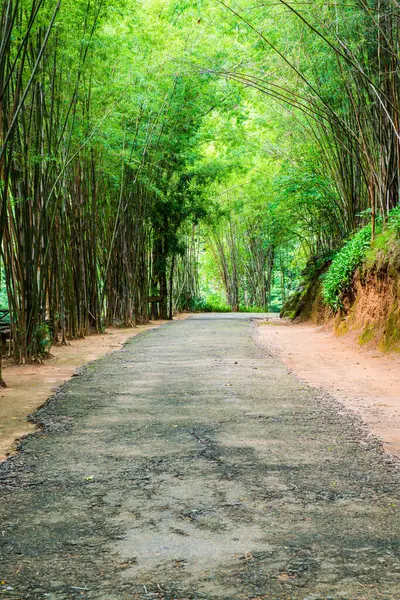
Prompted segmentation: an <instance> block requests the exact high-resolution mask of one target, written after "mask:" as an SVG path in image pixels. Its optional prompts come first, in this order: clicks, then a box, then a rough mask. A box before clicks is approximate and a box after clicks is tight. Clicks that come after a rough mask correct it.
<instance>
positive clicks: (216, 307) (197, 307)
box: [190, 294, 232, 312]
mask: <svg viewBox="0 0 400 600" xmlns="http://www.w3.org/2000/svg"><path fill="white" fill-rule="evenodd" d="M190 310H191V311H192V312H231V311H232V309H231V307H230V306H228V305H227V304H225V303H224V302H223V301H222V300H221V298H219V296H217V295H214V294H210V295H209V296H207V298H193V299H192V302H191V305H190Z"/></svg>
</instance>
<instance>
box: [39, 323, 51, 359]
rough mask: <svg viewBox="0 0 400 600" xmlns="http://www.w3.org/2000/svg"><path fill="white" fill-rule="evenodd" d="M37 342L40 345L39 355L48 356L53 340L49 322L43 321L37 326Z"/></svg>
mask: <svg viewBox="0 0 400 600" xmlns="http://www.w3.org/2000/svg"><path fill="white" fill-rule="evenodd" d="M35 334H36V343H37V345H38V353H37V354H38V355H39V356H42V357H44V356H47V355H48V354H49V352H50V348H51V346H52V343H53V340H52V335H51V331H50V328H49V326H48V325H47V323H42V324H41V325H39V326H38V327H36V331H35Z"/></svg>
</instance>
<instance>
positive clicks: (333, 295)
mask: <svg viewBox="0 0 400 600" xmlns="http://www.w3.org/2000/svg"><path fill="white" fill-rule="evenodd" d="M370 245H371V225H367V226H366V227H364V228H363V229H360V231H358V232H357V233H356V234H355V235H353V237H351V238H350V239H349V240H348V241H347V242H346V244H345V245H344V246H343V248H342V249H341V250H339V252H338V253H337V254H336V256H335V258H334V259H333V261H332V264H331V266H330V267H329V269H328V271H327V272H326V274H325V275H324V276H323V277H322V296H323V298H324V301H325V302H326V304H328V305H329V306H330V307H331V308H332V310H333V311H334V312H337V311H338V310H339V309H340V308H342V306H343V304H342V299H343V295H344V293H345V292H346V291H347V290H348V289H349V286H350V284H351V282H352V281H353V276H354V272H355V271H356V269H357V268H358V267H360V266H361V265H362V263H363V262H364V259H365V257H366V255H367V252H368V249H369V248H370Z"/></svg>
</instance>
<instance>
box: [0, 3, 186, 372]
mask: <svg viewBox="0 0 400 600" xmlns="http://www.w3.org/2000/svg"><path fill="white" fill-rule="evenodd" d="M109 7H110V4H109V3H107V2H105V1H103V0H101V1H100V2H96V3H93V2H92V1H91V0H80V1H79V2H74V3H72V4H69V3H68V0H65V9H64V10H65V12H64V13H63V12H62V4H61V2H55V1H54V0H33V2H31V1H29V2H28V0H3V1H2V4H1V13H0V26H1V34H2V35H1V44H0V120H1V123H0V125H1V130H0V142H1V156H0V177H1V179H0V191H1V205H0V245H1V258H2V265H3V268H4V274H5V278H4V279H5V284H6V287H7V294H8V299H9V308H10V311H11V343H10V354H11V355H12V356H13V357H14V358H15V359H16V360H17V361H18V362H21V363H24V362H26V361H30V360H40V358H41V357H42V356H43V355H44V354H45V353H46V352H47V351H48V349H49V346H50V345H51V343H52V342H53V341H58V342H61V343H64V344H66V343H67V341H68V339H71V338H77V337H83V336H86V335H87V334H88V333H89V332H91V331H95V332H99V331H101V330H102V329H103V328H104V326H105V325H112V324H115V323H117V324H121V325H124V326H134V325H135V324H136V323H145V322H147V321H148V319H149V303H148V297H149V295H150V294H151V293H154V292H155V290H154V289H152V287H153V288H154V287H155V288H156V295H161V296H162V299H161V302H160V306H161V313H162V314H161V316H163V317H167V316H168V315H167V295H168V293H169V292H170V293H172V286H170V287H168V285H167V279H168V277H169V275H168V273H169V274H170V275H171V274H173V269H171V264H172V263H171V260H170V259H169V256H168V255H169V254H170V253H172V254H173V253H174V244H172V243H171V240H172V238H174V236H175V235H176V234H177V231H178V229H179V226H180V224H181V222H182V221H183V220H185V219H186V218H188V217H189V213H190V211H189V212H188V211H187V207H186V206H185V207H184V208H182V206H183V204H182V203H183V200H182V202H181V203H179V202H177V201H176V199H175V200H174V202H175V204H174V206H175V208H176V210H175V212H174V213H173V214H174V218H175V222H173V220H172V219H169V218H167V216H166V217H165V219H161V221H160V219H159V218H158V216H157V215H155V210H156V208H157V206H158V207H159V206H161V205H162V204H163V205H165V206H167V205H168V200H167V199H166V198H167V196H168V195H169V194H170V191H169V189H170V186H171V185H172V184H171V181H172V179H173V177H174V176H176V172H177V171H178V170H179V168H181V169H182V168H184V165H183V163H182V161H181V163H179V161H178V163H177V162H176V161H175V162H174V154H175V153H182V147H176V143H175V142H173V134H174V131H176V128H177V127H178V129H179V125H178V121H177V114H178V113H179V110H180V104H179V103H180V102H181V101H183V100H184V94H185V93H186V92H185V91H184V90H185V89H186V88H185V85H184V84H183V83H182V82H181V83H177V81H176V78H175V79H172V80H171V83H169V82H168V80H167V81H166V83H165V84H164V83H163V85H164V89H162V94H160V93H158V95H154V94H153V96H151V95H150V99H149V100H146V101H145V102H144V101H143V94H142V96H141V95H140V94H138V97H139V102H137V101H136V99H135V98H136V97H135V96H134V92H131V90H130V88H129V87H128V88H126V89H125V90H122V91H121V90H119V89H118V90H117V92H118V93H117V94H116V97H115V98H113V100H112V102H111V107H110V108H109V109H108V110H106V111H104V107H103V105H104V102H103V96H104V89H105V88H104V83H103V87H101V89H100V91H99V89H98V84H96V81H97V80H100V81H102V80H101V77H102V76H103V71H104V66H103V65H102V64H101V63H100V62H99V60H98V59H96V52H95V49H96V48H97V47H98V46H99V40H101V39H102V37H101V36H102V35H103V36H104V35H105V34H104V32H103V30H102V23H103V22H104V20H105V18H106V16H107V11H108V10H109ZM74 11H76V13H74ZM74 14H75V17H76V21H74V22H73V23H71V19H73V15H74ZM71 15H72V16H71ZM71 27H74V33H75V34H76V35H74V36H71V31H70V29H71ZM96 44H97V46H96ZM96 60H97V62H96ZM111 73H112V71H111ZM96 85H97V87H96ZM181 88H182V90H183V92H181V91H180V89H181ZM144 93H145V91H144ZM118 94H119V95H118ZM149 94H150V92H149ZM121 103H122V104H123V105H124V107H125V108H126V110H127V111H128V114H125V113H124V114H123V115H121V117H120V116H119V114H120V113H119V110H120V109H119V106H120V104H121ZM129 111H130V113H129ZM107 119H109V120H111V121H112V127H113V128H114V129H111V125H110V129H109V133H108V135H109V137H110V138H111V137H112V136H116V137H114V141H112V142H109V141H108V139H107V137H106V134H105V133H104V132H103V128H104V124H105V123H106V122H107ZM190 131H191V130H190V127H188V133H187V135H186V137H185V138H184V137H183V136H182V137H181V140H182V145H183V146H184V144H185V143H187V140H188V139H189V137H190ZM178 133H179V132H178ZM174 144H175V146H174ZM167 155H168V160H167V159H166V156H167ZM110 165H111V166H110ZM169 165H171V166H169ZM161 170H162V172H163V178H162V182H161V184H160V183H158V181H157V180H158V179H159V173H160V171H161ZM160 203H161V204H160ZM167 213H168V211H167V212H165V213H164V214H165V215H167ZM171 214H172V213H171ZM171 236H172V237H171ZM170 304H171V303H170ZM171 305H172V304H171ZM169 316H170V315H169Z"/></svg>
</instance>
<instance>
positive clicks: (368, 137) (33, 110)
mask: <svg viewBox="0 0 400 600" xmlns="http://www.w3.org/2000/svg"><path fill="white" fill-rule="evenodd" d="M0 14H1V20H0V26H1V43H0V120H1V125H0V191H1V204H0V244H1V257H2V285H3V287H2V303H3V305H4V306H8V307H9V308H10V312H11V331H12V334H11V344H10V352H11V354H12V355H13V356H14V357H15V359H16V360H18V361H20V362H24V361H27V360H32V359H40V357H41V356H42V355H43V354H45V353H46V351H47V350H48V346H49V344H51V343H52V342H57V341H58V342H60V343H67V340H68V339H70V338H73V337H79V336H85V335H87V334H88V333H89V332H90V331H101V330H102V329H103V328H104V327H105V326H107V325H110V324H123V325H128V326H129V325H134V324H135V323H139V322H146V321H147V320H148V319H149V318H150V317H153V318H155V317H158V316H160V317H162V318H169V317H171V315H172V313H173V311H174V310H176V309H180V310H182V309H192V310H193V309H196V308H203V309H216V308H217V309H221V310H224V309H227V310H228V309H233V310H239V309H243V310H250V309H252V310H257V309H260V310H268V309H271V308H272V309H274V310H278V309H279V307H280V306H281V304H282V302H283V301H284V300H285V299H286V298H287V296H288V294H289V293H290V292H291V291H292V290H293V289H294V288H295V287H296V285H297V284H298V281H299V274H300V272H301V270H302V269H303V268H304V266H305V264H306V263H307V262H309V261H315V260H320V259H323V260H325V259H326V260H330V258H332V256H333V254H334V253H335V252H336V251H337V250H338V249H339V248H340V247H341V246H343V244H344V243H345V241H346V240H348V239H349V238H350V237H351V236H352V234H353V233H354V232H355V231H356V230H357V229H359V228H360V227H362V226H364V225H366V224H367V222H370V236H372V238H374V235H375V230H376V225H375V224H376V223H378V222H379V223H383V226H384V224H385V222H386V221H387V219H388V215H389V214H390V212H391V211H392V210H393V208H394V207H396V206H397V204H398V198H399V160H400V154H399V141H400V133H399V132H400V129H399V110H400V108H399V90H400V87H399V81H398V77H399V69H398V61H399V56H400V55H399V22H400V21H399V17H400V5H399V3H398V2H397V0H386V1H385V2H383V1H382V0H349V1H348V2H345V3H343V2H338V1H336V0H329V1H328V0H314V2H311V3H304V2H300V1H298V0H290V1H287V2H286V1H284V0H272V1H271V2H270V1H268V2H265V3H261V4H257V3H253V2H250V0H245V2H240V3H238V2H237V1H236V0H229V2H228V1H226V2H225V1H224V0H196V1H190V0H145V1H144V2H141V3H137V2H133V1H132V0H113V1H112V2H111V1H110V0H97V1H96V2H93V0H73V1H72V0H60V1H57V0H1V13H0ZM380 226H381V225H380ZM149 300H153V301H152V302H151V301H150V302H149Z"/></svg>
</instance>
